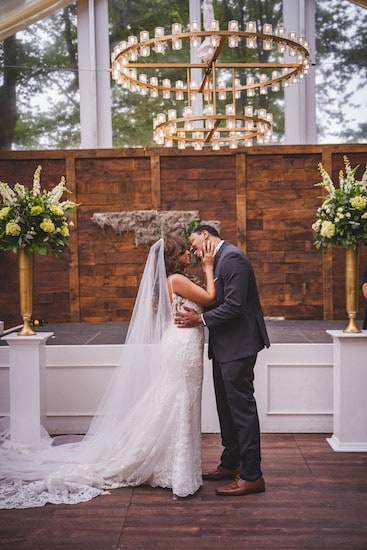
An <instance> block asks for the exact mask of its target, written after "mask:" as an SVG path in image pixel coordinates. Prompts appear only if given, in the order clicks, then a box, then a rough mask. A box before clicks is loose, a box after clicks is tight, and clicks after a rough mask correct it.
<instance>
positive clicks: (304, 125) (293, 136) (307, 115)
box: [283, 0, 317, 145]
mask: <svg viewBox="0 0 367 550" xmlns="http://www.w3.org/2000/svg"><path fill="white" fill-rule="evenodd" d="M283 22H284V26H285V28H286V29H287V31H288V32H290V31H295V32H296V33H297V36H298V37H299V36H304V37H305V38H306V39H307V40H308V42H309V44H310V48H311V63H312V65H311V67H310V71H309V74H308V75H307V76H306V77H305V78H304V79H303V80H302V81H300V82H298V83H297V84H290V85H289V87H288V88H286V89H285V91H284V92H285V93H284V96H285V110H284V118H285V121H284V122H285V143H286V144H292V145H294V144H306V143H316V141H317V134H316V104H315V68H314V59H315V0H283Z"/></svg>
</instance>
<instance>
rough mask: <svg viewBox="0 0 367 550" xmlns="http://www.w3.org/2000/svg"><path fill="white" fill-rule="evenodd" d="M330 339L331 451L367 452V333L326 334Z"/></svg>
mask: <svg viewBox="0 0 367 550" xmlns="http://www.w3.org/2000/svg"><path fill="white" fill-rule="evenodd" d="M326 332H327V333H328V334H330V335H331V336H332V338H333V356H334V373H333V380H334V433H333V435H332V437H331V438H328V439H327V441H328V443H329V445H330V446H331V447H332V449H333V450H334V451H339V452H340V451H345V452H367V400H366V388H367V331H366V330H364V331H362V332H360V333H358V334H348V333H345V332H343V331H341V330H327V331H326Z"/></svg>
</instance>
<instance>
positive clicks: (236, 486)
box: [215, 475, 265, 497]
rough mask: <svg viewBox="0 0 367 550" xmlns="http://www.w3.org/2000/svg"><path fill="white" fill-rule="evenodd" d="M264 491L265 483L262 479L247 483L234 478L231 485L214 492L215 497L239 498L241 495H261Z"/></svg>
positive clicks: (244, 480)
mask: <svg viewBox="0 0 367 550" xmlns="http://www.w3.org/2000/svg"><path fill="white" fill-rule="evenodd" d="M264 491H265V481H264V478H263V477H260V479H257V480H256V481H247V480H246V479H241V478H240V476H239V475H238V476H236V477H235V479H234V480H233V481H232V483H228V485H224V486H223V487H219V488H218V489H217V490H216V491H215V492H216V493H217V495H221V496H230V497H239V496H241V495H250V494H251V493H263V492H264Z"/></svg>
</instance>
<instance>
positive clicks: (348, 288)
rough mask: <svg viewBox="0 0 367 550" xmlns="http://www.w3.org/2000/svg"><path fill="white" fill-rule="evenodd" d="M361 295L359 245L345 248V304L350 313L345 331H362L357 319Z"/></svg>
mask: <svg viewBox="0 0 367 550" xmlns="http://www.w3.org/2000/svg"><path fill="white" fill-rule="evenodd" d="M358 296H359V246H358V245H357V246H356V248H346V249H345V305H346V310H347V313H348V320H349V321H348V325H347V326H346V328H345V329H344V331H343V332H348V333H351V334H353V333H357V332H361V330H360V329H359V328H358V326H357V323H356V319H357V312H358Z"/></svg>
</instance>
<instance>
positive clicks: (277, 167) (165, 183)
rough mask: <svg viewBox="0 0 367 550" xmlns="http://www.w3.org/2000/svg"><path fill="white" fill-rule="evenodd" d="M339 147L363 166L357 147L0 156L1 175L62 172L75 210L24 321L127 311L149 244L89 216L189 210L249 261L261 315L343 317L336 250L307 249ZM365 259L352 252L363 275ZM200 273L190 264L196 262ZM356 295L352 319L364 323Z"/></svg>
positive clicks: (2, 303)
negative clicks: (325, 176)
mask: <svg viewBox="0 0 367 550" xmlns="http://www.w3.org/2000/svg"><path fill="white" fill-rule="evenodd" d="M344 154H346V155H347V156H348V158H349V159H350V161H351V164H352V166H354V165H356V164H360V165H361V167H360V169H359V172H358V175H359V176H360V175H361V174H362V171H363V169H364V166H365V164H366V163H367V146H366V145H351V144H345V145H333V146H331V145H320V146H319V145H309V146H265V147H254V148H246V149H244V148H243V149H238V150H233V151H231V150H222V151H218V152H212V151H206V150H205V151H202V152H195V151H189V150H185V151H177V150H174V149H159V148H155V149H147V150H144V149H103V150H80V151H79V150H75V151H73V150H68V151H37V152H34V151H17V152H12V151H9V152H0V180H1V181H6V182H8V183H9V184H14V183H16V182H17V181H19V182H20V183H23V184H25V185H31V184H32V179H33V173H34V170H35V169H36V167H37V166H38V164H41V165H42V174H41V183H42V186H43V187H44V188H46V189H49V188H50V187H53V186H54V185H56V184H57V183H58V181H59V179H60V177H61V176H62V175H63V174H65V175H66V177H67V185H68V188H69V189H70V190H71V191H72V192H73V195H72V196H71V198H72V199H73V200H75V201H77V202H78V203H80V206H79V208H78V211H77V213H76V214H75V215H74V220H75V230H74V231H72V237H71V243H70V249H69V250H68V251H66V252H65V253H64V254H63V255H62V256H61V257H60V258H53V257H50V256H47V257H41V256H38V255H36V258H35V284H34V311H33V317H34V318H39V319H45V320H46V321H48V322H53V323H54V322H68V321H87V322H102V321H119V320H120V321H125V320H128V319H129V318H130V315H131V311H132V308H133V304H134V300H135V296H136V292H137V288H138V286H139V282H140V278H141V274H142V270H143V267H144V263H145V260H146V256H147V253H148V247H141V246H136V244H135V234H134V232H133V231H131V232H130V231H129V232H126V233H122V234H118V233H116V232H115V231H114V230H113V229H112V228H105V229H101V228H100V227H98V226H97V225H96V224H95V223H93V221H92V216H93V214H94V213H96V212H99V213H100V212H119V211H128V212H130V211H134V210H168V211H170V210H198V211H199V213H200V217H201V219H202V220H205V221H210V220H218V221H219V222H220V225H221V232H222V236H223V237H224V238H225V239H228V240H230V241H232V242H234V243H236V244H237V245H238V246H240V247H241V248H242V249H243V250H245V251H247V254H248V255H249V257H250V259H251V261H252V262H253V265H254V268H255V271H256V276H257V281H258V286H259V290H260V294H261V300H262V304H263V309H264V313H265V315H266V316H271V317H284V318H286V319H322V318H324V319H331V318H334V319H344V318H345V317H346V313H345V305H344V304H345V299H344V252H343V250H341V249H339V248H338V249H334V250H332V251H331V250H328V251H322V250H316V249H315V248H314V246H313V234H312V229H311V225H312V223H313V222H314V221H315V212H316V209H317V207H318V206H319V205H320V199H319V195H320V194H321V193H320V189H319V188H317V187H315V185H314V184H315V183H317V182H318V181H320V175H319V172H318V170H317V164H318V163H319V162H323V164H324V166H325V168H326V169H327V170H328V171H330V173H332V175H333V178H335V180H337V177H338V171H339V170H340V169H342V168H343V155H344ZM365 265H367V253H366V248H365V247H363V248H362V250H361V265H360V271H361V273H360V277H361V276H362V270H363V269H364V267H365ZM193 270H194V271H195V270H196V271H197V270H198V268H193ZM363 308H364V300H363V298H362V296H361V299H360V308H359V314H358V317H359V318H362V316H363ZM0 319H3V320H4V321H5V326H6V327H8V326H14V325H17V324H19V323H20V321H21V318H20V314H19V296H18V268H17V256H16V255H15V254H13V253H12V252H4V251H2V252H0Z"/></svg>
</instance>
